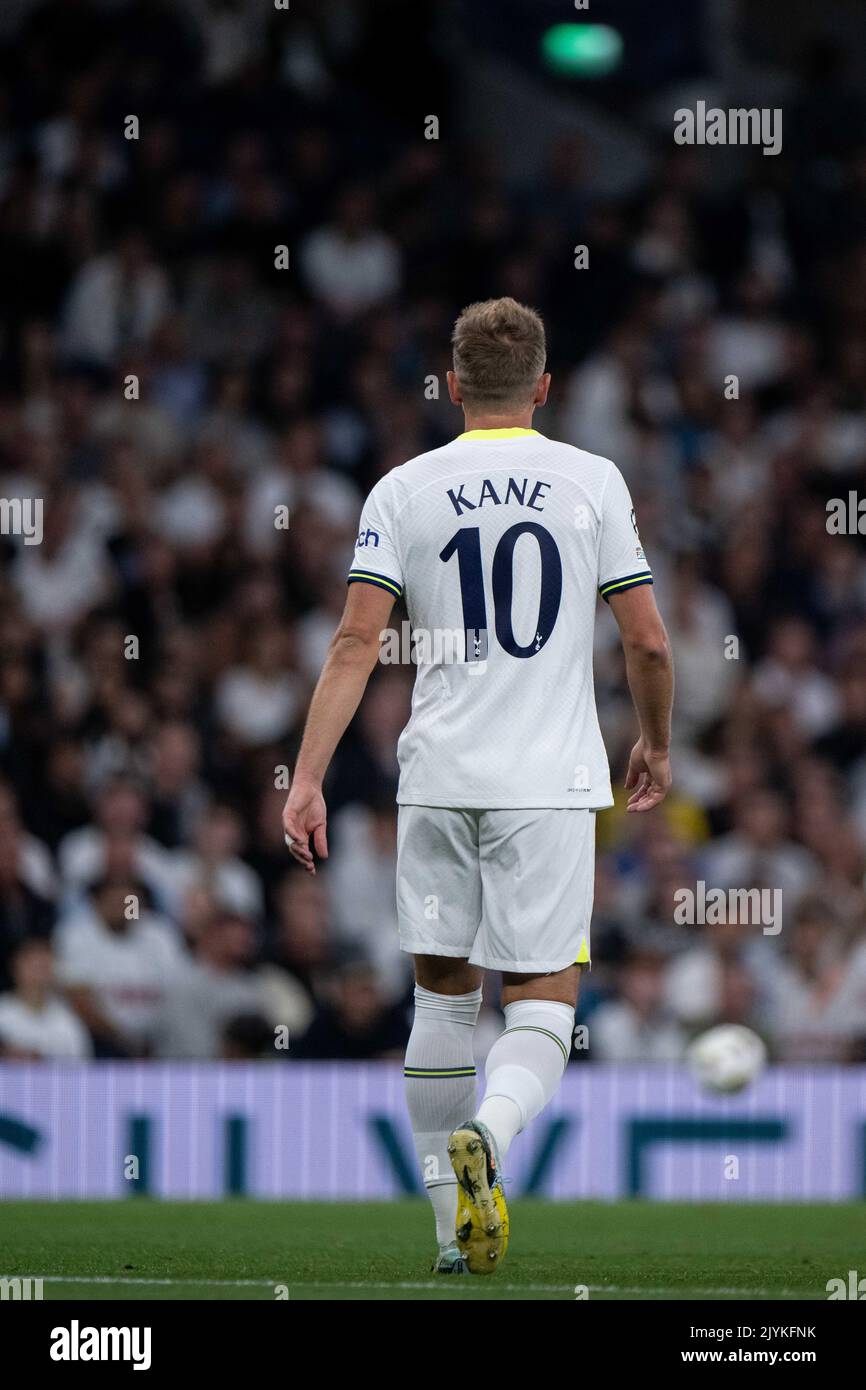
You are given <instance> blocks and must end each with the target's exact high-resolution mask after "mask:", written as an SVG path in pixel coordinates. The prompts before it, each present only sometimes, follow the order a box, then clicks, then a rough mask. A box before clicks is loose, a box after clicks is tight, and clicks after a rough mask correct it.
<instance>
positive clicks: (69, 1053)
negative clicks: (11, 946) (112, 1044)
mask: <svg viewBox="0 0 866 1390" xmlns="http://www.w3.org/2000/svg"><path fill="white" fill-rule="evenodd" d="M10 973H11V976H12V982H13V987H12V989H11V990H10V991H9V993H7V994H0V1057H6V1058H8V1059H9V1060H13V1059H17V1060H19V1061H20V1060H26V1061H41V1060H46V1059H49V1058H50V1059H53V1060H55V1061H77V1060H82V1059H83V1058H86V1057H89V1056H90V1055H91V1052H92V1050H93V1049H92V1045H91V1041H90V1036H89V1034H88V1032H87V1029H86V1028H85V1027H84V1024H83V1023H82V1022H81V1020H80V1019H79V1018H78V1016H77V1015H76V1014H75V1013H74V1011H73V1010H72V1009H71V1008H70V1007H69V1005H68V1004H67V1003H66V1002H65V1001H64V1000H63V999H62V998H61V997H60V996H59V994H58V992H57V990H56V988H55V982H54V958H53V956H52V953H51V945H50V943H49V942H48V941H47V940H45V939H44V938H42V937H34V936H29V937H25V938H24V940H23V941H22V942H21V943H20V944H19V945H18V946H17V947H16V949H15V953H14V955H13V957H12V961H11V966H10Z"/></svg>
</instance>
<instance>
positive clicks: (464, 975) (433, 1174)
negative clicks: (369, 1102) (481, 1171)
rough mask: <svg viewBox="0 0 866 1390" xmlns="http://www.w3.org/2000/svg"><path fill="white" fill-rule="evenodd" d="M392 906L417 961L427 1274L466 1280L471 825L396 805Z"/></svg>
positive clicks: (417, 1123)
mask: <svg viewBox="0 0 866 1390" xmlns="http://www.w3.org/2000/svg"><path fill="white" fill-rule="evenodd" d="M397 839H398V849H397V855H398V863H397V904H398V914H399V920H400V944H401V946H402V948H403V949H404V950H407V951H411V952H412V953H413V956H414V959H415V979H416V986H415V1015H414V1020H413V1024H412V1032H411V1034H410V1036H409V1043H408V1046H407V1048H406V1067H405V1076H406V1102H407V1107H408V1110H409V1118H410V1121H411V1124H412V1133H413V1137H414V1140H415V1151H416V1153H417V1156H418V1164H419V1167H420V1170H421V1176H422V1181H423V1183H424V1186H425V1189H426V1191H427V1195H428V1196H429V1198H430V1202H431V1204H432V1207H433V1214H434V1218H435V1222H436V1241H437V1245H438V1247H439V1254H438V1256H437V1260H436V1263H435V1264H434V1269H436V1270H437V1271H438V1272H440V1273H464V1272H465V1264H464V1262H463V1260H462V1258H461V1257H460V1254H459V1251H458V1250H457V1248H456V1245H455V1218H456V1212H457V1179H456V1177H455V1176H454V1172H453V1170H452V1167H451V1163H450V1160H449V1156H448V1136H449V1135H450V1133H451V1131H452V1130H453V1129H454V1128H455V1126H456V1125H458V1124H459V1123H461V1121H462V1120H463V1119H464V1118H465V1117H466V1115H471V1114H472V1113H473V1111H474V1110H475V1105H476V1098H477V1093H476V1078H475V1059H474V1053H473V1045H472V1044H473V1035H474V1030H475V1022H476V1019H477V1018H478V1011H479V1008H480V1007H481V974H482V972H481V970H480V969H479V968H478V967H477V966H472V965H470V964H469V962H468V959H467V957H468V956H469V953H470V951H471V949H472V946H473V944H474V939H475V935H476V932H477V929H478V923H479V920H480V911H481V889H480V878H479V871H478V842H477V818H476V817H474V816H473V815H472V814H471V813H467V812H462V811H449V810H444V809H442V808H435V807H424V806H401V807H400V812H399V820H398V834H397Z"/></svg>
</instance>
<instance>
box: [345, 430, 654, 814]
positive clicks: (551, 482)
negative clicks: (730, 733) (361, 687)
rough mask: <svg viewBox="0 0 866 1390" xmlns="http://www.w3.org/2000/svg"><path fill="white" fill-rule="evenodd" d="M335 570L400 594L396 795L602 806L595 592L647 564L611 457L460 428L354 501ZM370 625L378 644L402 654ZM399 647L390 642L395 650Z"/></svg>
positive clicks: (637, 578) (617, 588)
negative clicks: (403, 702) (352, 536)
mask: <svg viewBox="0 0 866 1390" xmlns="http://www.w3.org/2000/svg"><path fill="white" fill-rule="evenodd" d="M349 582H350V583H353V582H361V583H367V584H376V585H380V586H381V587H382V588H384V589H386V590H387V591H388V592H390V593H393V594H394V595H395V597H400V596H401V595H403V596H404V597H405V600H406V606H407V609H408V613H409V622H410V624H411V628H412V633H413V640H414V648H413V657H412V659H414V660H417V663H418V666H417V674H416V678H415V688H414V691H413V696H412V714H411V717H410V719H409V722H408V724H407V725H406V728H405V729H404V731H403V733H402V734H401V736H400V741H399V744H398V750H397V751H398V757H399V762H400V785H399V791H398V796H397V800H398V802H400V803H401V804H403V805H420V806H450V807H458V808H465V809H472V810H487V809H491V808H508V807H515V808H517V807H567V806H575V807H589V808H597V807H602V806H610V805H611V804H612V800H613V798H612V796H611V789H610V771H609V768H608V764H607V756H606V754H605V750H604V744H603V743H602V738H601V731H600V729H599V726H598V715H597V713H596V708H595V690H594V686H593V673H592V652H593V629H594V625H595V612H596V606H597V595H598V594H599V593H601V595H602V596H603V597H604V598H608V597H609V595H610V594H612V593H619V592H622V591H623V590H624V589H629V588H633V587H635V586H636V585H639V584H651V583H652V573H651V571H650V568H649V565H648V564H647V560H646V557H645V555H644V552H643V548H642V547H641V543H640V537H639V535H638V532H637V526H636V523H635V515H634V509H633V507H632V501H631V497H630V496H629V492H628V488H627V487H626V485H625V481H624V479H623V477H622V474H621V473H620V471H619V469H618V468H616V466H615V465H614V464H613V463H611V462H610V460H609V459H605V458H600V457H599V456H598V455H597V454H588V453H585V452H584V451H583V450H582V449H575V448H574V447H573V446H572V445H570V444H560V443H557V442H556V441H555V440H552V439H546V438H545V437H544V435H541V434H539V433H538V432H537V430H527V429H508V430H470V431H469V432H468V433H466V434H462V435H460V436H459V437H458V438H457V439H455V440H453V441H452V442H451V443H450V444H446V445H444V446H443V447H442V448H441V449H433V450H431V452H430V453H426V454H420V455H419V456H418V457H417V458H414V459H410V461H409V462H408V463H404V464H402V465H401V466H400V467H399V468H395V469H393V470H392V472H390V473H388V474H387V475H386V476H385V477H384V478H382V479H380V481H379V482H378V483H377V484H376V486H375V487H374V488H373V490H372V492H371V493H370V495H369V497H368V498H367V501H366V503H365V505H364V510H363V513H362V516H361V529H360V533H359V535H358V541H357V545H356V548H355V558H354V564H353V565H352V569H351V570H350V572H349ZM405 646H406V644H405V642H401V641H400V639H399V634H397V633H396V629H395V634H394V635H392V636H391V637H390V638H386V643H385V647H384V651H383V659H385V660H387V659H389V657H390V659H394V660H396V659H399V657H400V655H401V654H402V659H404V660H405V659H406V651H405ZM401 649H402V651H401Z"/></svg>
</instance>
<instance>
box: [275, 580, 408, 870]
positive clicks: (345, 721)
mask: <svg viewBox="0 0 866 1390" xmlns="http://www.w3.org/2000/svg"><path fill="white" fill-rule="evenodd" d="M394 598H395V595H394V594H392V593H389V592H388V591H387V590H386V589H383V588H380V587H378V586H377V585H373V584H363V583H360V584H358V583H355V584H351V585H350V586H349V592H348V594H347V596H346V606H345V608H344V610H343V616H342V618H341V620H340V626H339V627H338V628H337V631H336V632H335V633H334V636H333V638H332V639H331V645H330V648H329V650H328V655H327V657H326V659H325V664H324V666H323V667H322V674H321V675H320V676H319V679H318V682H317V684H316V688H315V690H314V692H313V698H312V700H311V702H310V709H309V713H308V715H307V722H306V725H305V728H304V736H303V739H302V740H301V748H300V752H299V753H298V760H297V762H296V764H295V772H294V776H293V778H292V785H291V790H290V791H289V795H288V799H287V800H286V804H285V806H284V808H283V830H284V831H285V834H286V836H287V842H290V843H289V848H290V850H291V852H292V854H293V856H294V858H295V859H296V860H297V861H298V863H299V864H303V866H304V868H305V869H306V870H307V871H308V873H312V874H314V873H315V872H316V867H315V864H314V862H313V855H312V851H311V850H310V845H309V840H310V836H311V835H312V837H313V845H314V847H315V851H316V854H317V855H319V857H320V858H321V859H327V857H328V837H327V809H326V807H325V799H324V797H323V795H322V782H323V780H324V776H325V773H326V772H327V770H328V765H329V764H330V761H331V759H332V757H333V756H334V752H335V750H336V747H337V744H338V743H339V742H340V739H341V738H342V737H343V734H344V733H345V732H346V729H347V728H348V726H349V723H350V721H351V719H352V717H353V716H354V714H355V711H356V710H357V708H358V705H359V704H360V703H361V696H362V695H363V694H364V690H365V689H366V686H367V681H368V680H369V679H370V674H371V672H372V670H373V667H374V666H375V665H376V660H377V658H378V655H379V643H380V638H381V633H382V629H383V628H384V627H385V624H386V623H387V621H388V617H389V615H390V612H391V609H392V607H393V606H394Z"/></svg>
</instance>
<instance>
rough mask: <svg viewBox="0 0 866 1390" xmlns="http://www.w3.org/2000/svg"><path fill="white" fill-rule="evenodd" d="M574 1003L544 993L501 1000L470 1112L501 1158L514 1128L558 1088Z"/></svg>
mask: <svg viewBox="0 0 866 1390" xmlns="http://www.w3.org/2000/svg"><path fill="white" fill-rule="evenodd" d="M573 1032H574V1009H572V1008H571V1007H570V1005H568V1004H558V1003H553V1001H551V1000H548V999H518V1000H517V1002H516V1003H514V1004H506V1006H505V1032H504V1033H500V1035H499V1037H498V1038H497V1039H496V1042H495V1043H494V1044H493V1046H492V1047H491V1049H490V1051H489V1053H488V1054H487V1064H486V1067H485V1074H486V1077H487V1087H486V1089H485V1092H484V1099H483V1101H482V1102H481V1105H480V1107H479V1110H478V1114H477V1115H476V1117H475V1118H476V1119H478V1120H481V1121H482V1122H483V1123H484V1124H485V1125H487V1128H488V1129H489V1130H490V1132H491V1134H492V1135H493V1137H494V1139H495V1140H496V1143H497V1146H498V1148H499V1156H500V1158H502V1159H504V1158H505V1155H506V1153H507V1152H508V1149H509V1147H510V1145H511V1141H512V1139H513V1138H514V1136H515V1135H516V1134H519V1133H520V1131H521V1130H522V1129H525V1128H526V1126H527V1125H528V1124H529V1123H530V1122H531V1121H532V1120H534V1119H535V1117H536V1115H539V1114H540V1113H541V1111H542V1110H543V1109H544V1107H545V1105H547V1103H548V1101H550V1100H552V1099H553V1097H554V1096H555V1095H556V1092H557V1091H558V1090H559V1083H560V1081H561V1080H562V1073H563V1072H564V1071H565V1067H566V1063H567V1062H568V1059H569V1057H570V1055H571V1040H572V1035H573Z"/></svg>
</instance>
